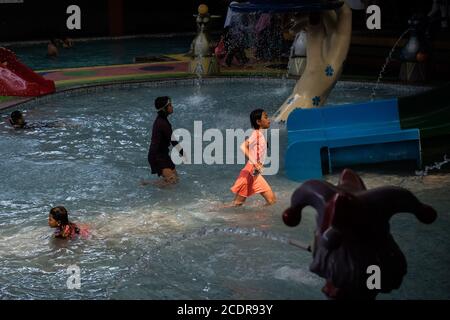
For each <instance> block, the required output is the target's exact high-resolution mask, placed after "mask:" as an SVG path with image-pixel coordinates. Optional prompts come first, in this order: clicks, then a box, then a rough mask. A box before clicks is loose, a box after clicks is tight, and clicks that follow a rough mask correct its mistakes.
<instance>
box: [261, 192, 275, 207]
mask: <svg viewBox="0 0 450 320" xmlns="http://www.w3.org/2000/svg"><path fill="white" fill-rule="evenodd" d="M261 195H262V196H263V197H264V199H265V200H266V205H268V206H270V205H272V204H274V203H275V202H277V199H276V197H275V194H274V193H273V191H272V190H269V191H266V192H263V193H261Z"/></svg>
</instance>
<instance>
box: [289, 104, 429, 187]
mask: <svg viewBox="0 0 450 320" xmlns="http://www.w3.org/2000/svg"><path fill="white" fill-rule="evenodd" d="M287 130H288V147H287V150H286V155H285V167H286V173H287V176H288V177H289V178H290V179H292V180H296V181H302V180H306V179H314V178H320V177H322V174H323V173H324V172H329V173H332V172H333V169H334V168H338V167H344V166H345V167H351V166H352V165H358V164H372V163H380V162H387V161H400V160H415V161H416V163H417V165H418V166H420V165H421V146H420V130H419V129H415V128H413V129H406V130H403V129H401V126H400V120H399V111H398V101H397V99H390V100H380V101H373V102H364V103H355V104H344V105H330V106H326V107H322V108H313V109H296V110H294V111H293V112H291V114H290V115H289V118H288V121H287Z"/></svg>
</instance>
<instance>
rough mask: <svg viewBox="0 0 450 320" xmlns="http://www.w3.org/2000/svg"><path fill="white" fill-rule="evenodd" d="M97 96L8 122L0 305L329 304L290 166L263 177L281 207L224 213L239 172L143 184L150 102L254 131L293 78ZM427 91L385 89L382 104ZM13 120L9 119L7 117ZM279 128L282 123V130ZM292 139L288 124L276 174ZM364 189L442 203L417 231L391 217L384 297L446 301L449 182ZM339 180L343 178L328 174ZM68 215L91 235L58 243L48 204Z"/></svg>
mask: <svg viewBox="0 0 450 320" xmlns="http://www.w3.org/2000/svg"><path fill="white" fill-rule="evenodd" d="M177 83H178V84H179V85H175V86H174V85H173V83H172V84H171V85H169V84H167V85H162V86H152V85H151V84H149V85H148V86H147V85H142V87H140V86H137V87H136V88H129V89H111V88H105V89H103V90H100V89H99V91H98V92H97V93H94V94H92V93H90V94H87V93H85V94H83V93H79V94H67V96H64V95H63V94H60V95H59V96H58V95H56V96H54V97H49V98H46V99H43V100H41V101H38V102H37V103H36V102H35V103H34V104H33V105H29V106H26V105H25V106H24V109H25V111H26V118H27V120H28V121H29V122H30V123H33V122H38V121H41V122H42V121H44V122H45V121H52V120H58V121H59V122H62V123H65V124H66V126H65V127H55V128H52V127H49V128H42V129H35V130H29V131H14V130H12V129H11V128H9V127H7V126H6V125H1V126H0V135H1V139H0V148H1V150H2V152H1V153H0V157H1V159H0V161H1V163H2V170H1V171H0V181H1V183H0V226H1V227H0V257H1V259H0V270H1V272H0V297H1V298H3V299H67V298H75V299H110V298H113V299H122V298H132V299H323V295H322V293H321V292H320V288H321V286H322V285H323V281H322V279H320V278H318V277H317V276H315V275H314V274H312V273H310V272H309V270H308V267H309V263H310V262H311V257H310V254H309V253H307V252H304V251H303V250H300V249H298V248H296V247H294V246H292V245H289V244H288V241H289V239H295V240H298V241H300V242H303V243H308V242H309V241H310V240H311V238H312V233H313V230H314V227H315V225H314V215H313V210H307V213H306V214H305V215H304V220H303V222H302V225H301V226H300V227H298V228H293V229H292V228H288V227H286V226H285V225H284V224H283V223H282V221H281V213H282V211H283V210H284V209H285V208H286V207H288V206H289V200H290V196H291V194H292V192H293V191H294V190H295V188H296V187H298V186H299V184H298V183H296V182H292V181H289V180H287V179H286V178H285V176H284V174H283V168H281V171H280V173H279V174H278V175H277V176H269V177H267V180H268V182H269V183H270V185H271V186H272V188H273V189H274V191H275V192H276V194H277V197H278V203H277V204H276V205H274V206H272V207H262V205H263V201H262V199H260V198H258V197H255V198H252V199H249V201H248V203H247V204H246V206H244V207H242V208H228V209H221V208H220V207H221V205H222V204H223V203H224V202H228V201H231V200H232V198H233V197H232V194H231V192H230V191H229V187H230V186H231V185H232V183H233V182H234V179H235V178H236V177H237V175H238V174H239V170H240V169H241V167H242V166H241V165H211V166H208V165H189V166H188V165H184V166H183V165H181V166H179V167H178V171H179V173H180V176H181V182H180V184H179V185H176V186H173V187H170V188H166V189H161V188H157V187H154V186H146V187H141V186H140V181H141V180H142V179H151V178H150V177H149V176H150V172H149V168H148V164H147V150H148V149H147V148H148V144H149V140H150V130H151V126H152V123H153V120H154V118H155V112H154V107H153V100H154V98H155V97H156V96H160V95H170V96H171V97H172V98H173V102H174V108H175V113H174V114H173V116H172V117H171V122H172V123H173V126H174V128H186V129H192V127H193V122H194V121H203V126H204V128H205V129H207V128H218V129H219V130H221V131H222V130H225V129H228V128H232V129H233V128H243V129H247V128H249V119H248V115H249V113H250V111H251V110H252V109H254V108H256V107H262V108H265V109H266V110H267V111H268V113H269V114H272V113H273V112H274V111H275V110H276V108H277V107H278V106H279V104H280V103H281V102H282V100H283V99H284V98H285V97H286V95H287V94H288V93H289V92H290V91H291V90H292V86H293V85H294V83H293V82H286V81H285V80H255V79H252V80H251V81H249V80H248V79H244V80H237V79H234V80H233V81H226V80H217V81H205V82H204V83H203V84H202V86H201V87H197V86H195V85H194V83H195V82H193V81H190V82H183V81H179V82H177ZM372 89H373V84H362V83H338V85H337V86H336V88H335V90H334V91H333V92H332V94H331V95H330V98H329V103H330V104H331V103H333V104H336V103H350V102H358V101H366V100H367V99H368V98H369V97H370V93H371V90H372ZM418 90H421V89H419V88H411V87H401V86H385V85H382V86H380V88H379V90H378V92H377V99H383V98H391V97H396V96H401V95H409V94H412V93H414V92H416V91H418ZM2 115H3V116H6V115H7V113H6V112H2ZM273 127H274V125H273ZM285 139H286V132H284V130H283V128H281V138H280V140H281V146H280V150H281V154H280V156H281V164H282V160H283V159H282V157H283V150H285V146H284V145H283V144H284V143H285ZM359 173H361V176H362V178H363V179H364V181H365V182H366V184H367V186H368V188H374V187H378V186H383V185H400V184H402V186H403V187H406V188H408V189H410V190H411V191H412V192H414V193H415V194H416V195H417V197H418V198H419V199H421V200H422V201H424V202H425V203H427V204H430V205H433V206H434V207H435V209H436V210H437V211H438V213H439V217H438V220H437V221H436V222H435V223H434V224H432V225H429V226H425V225H422V224H420V223H418V222H417V221H415V220H414V219H413V218H411V217H410V216H409V215H397V216H395V217H394V219H392V221H391V222H392V233H393V235H394V237H395V239H396V240H397V241H398V243H399V245H400V248H402V250H403V252H404V253H405V256H406V258H407V260H408V264H409V268H408V274H407V275H406V277H405V279H404V282H403V285H402V287H401V288H400V289H399V290H397V291H395V292H393V293H392V294H387V295H381V296H380V298H381V299H404V298H407V299H438V298H439V299H448V298H450V296H449V292H450V290H449V289H450V282H449V280H448V276H447V274H446V270H448V267H449V266H450V256H449V255H448V252H449V249H450V246H449V243H450V242H449V240H450V239H449V235H448V232H447V230H448V226H449V223H450V217H449V209H448V208H449V207H450V200H449V198H448V194H449V192H450V178H449V175H448V174H446V173H442V172H430V173H429V174H428V175H427V176H425V177H417V176H415V173H414V170H407V169H404V168H401V167H395V169H389V168H387V167H384V166H381V167H380V168H379V169H377V170H376V171H374V170H367V171H364V170H363V171H360V172H359ZM326 179H328V180H329V181H330V182H333V183H335V182H336V181H337V175H329V176H327V177H326ZM56 205H64V206H66V207H67V208H68V210H69V212H70V217H71V219H72V220H73V221H74V222H78V223H82V224H88V225H89V226H90V229H91V232H92V237H91V238H90V239H87V240H81V239H80V240H76V241H73V242H69V243H61V242H60V241H54V240H52V239H51V233H52V230H51V229H50V228H49V227H48V226H47V215H48V211H49V209H50V208H51V207H52V206H56ZM70 265H77V266H79V267H80V269H81V281H82V282H81V289H80V290H68V289H67V286H66V281H67V278H68V275H67V273H66V270H67V267H68V266H70Z"/></svg>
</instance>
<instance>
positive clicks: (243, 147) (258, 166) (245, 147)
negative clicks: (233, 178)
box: [241, 140, 262, 170]
mask: <svg viewBox="0 0 450 320" xmlns="http://www.w3.org/2000/svg"><path fill="white" fill-rule="evenodd" d="M249 146H250V143H249V142H248V140H245V141H244V143H242V144H241V150H242V152H243V153H244V154H245V157H246V158H247V159H249V160H250V163H252V164H253V165H254V166H255V167H256V169H258V170H260V169H261V167H262V164H261V163H259V162H258V160H257V159H255V158H254V157H253V156H252V155H251V154H250V147H249Z"/></svg>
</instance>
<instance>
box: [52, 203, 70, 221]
mask: <svg viewBox="0 0 450 320" xmlns="http://www.w3.org/2000/svg"><path fill="white" fill-rule="evenodd" d="M50 215H51V216H52V217H53V219H55V220H56V221H58V222H60V223H61V225H63V226H65V225H68V224H69V213H68V212H67V209H66V208H64V207H63V206H58V207H54V208H52V209H51V210H50Z"/></svg>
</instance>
